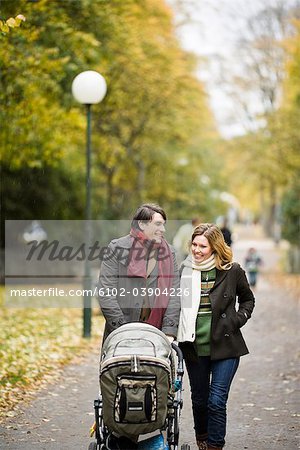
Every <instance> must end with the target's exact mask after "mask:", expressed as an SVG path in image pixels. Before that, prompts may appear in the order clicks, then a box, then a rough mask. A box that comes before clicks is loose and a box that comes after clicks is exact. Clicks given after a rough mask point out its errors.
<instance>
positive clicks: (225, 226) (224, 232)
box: [220, 218, 232, 247]
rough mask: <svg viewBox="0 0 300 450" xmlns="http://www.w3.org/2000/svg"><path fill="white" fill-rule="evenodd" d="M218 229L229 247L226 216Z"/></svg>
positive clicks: (229, 240) (229, 235)
mask: <svg viewBox="0 0 300 450" xmlns="http://www.w3.org/2000/svg"><path fill="white" fill-rule="evenodd" d="M220 230H221V231H222V234H223V237H224V241H225V242H226V244H227V245H228V246H229V247H231V244H232V237H231V231H230V229H229V228H228V220H227V219H226V218H225V219H224V221H223V225H222V226H221V228H220Z"/></svg>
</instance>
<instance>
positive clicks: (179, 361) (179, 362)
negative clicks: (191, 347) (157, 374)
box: [171, 342, 184, 376]
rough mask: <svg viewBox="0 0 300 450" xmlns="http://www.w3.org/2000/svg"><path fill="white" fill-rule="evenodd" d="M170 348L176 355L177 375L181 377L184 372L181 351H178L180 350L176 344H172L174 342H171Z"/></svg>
mask: <svg viewBox="0 0 300 450" xmlns="http://www.w3.org/2000/svg"><path fill="white" fill-rule="evenodd" d="M171 347H172V349H173V350H175V352H176V354H177V358H178V367H177V374H178V375H181V376H183V374H184V370H183V354H182V351H181V350H180V348H179V347H178V345H177V344H174V342H172V344H171Z"/></svg>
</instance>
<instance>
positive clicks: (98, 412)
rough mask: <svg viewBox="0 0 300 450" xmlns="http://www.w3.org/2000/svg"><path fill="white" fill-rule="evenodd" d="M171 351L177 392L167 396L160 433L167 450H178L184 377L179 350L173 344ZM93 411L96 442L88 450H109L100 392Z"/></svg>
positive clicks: (188, 448) (182, 447)
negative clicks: (164, 417)
mask: <svg viewBox="0 0 300 450" xmlns="http://www.w3.org/2000/svg"><path fill="white" fill-rule="evenodd" d="M171 347H172V349H173V350H174V351H175V352H176V355H177V360H178V364H177V368H176V380H175V383H176V385H177V390H175V393H174V396H173V395H172V396H171V395H170V396H168V413H167V417H166V421H165V425H164V427H163V428H162V429H161V430H160V431H166V441H167V444H168V449H169V450H178V443H179V422H180V414H181V410H182V406H183V400H182V379H183V375H184V369H183V355H182V352H181V350H180V348H179V347H178V346H177V345H176V344H175V343H172V344H171ZM94 410H95V438H96V442H91V443H90V445H89V449H88V450H110V449H109V448H107V447H106V445H105V444H106V442H107V438H108V436H109V434H110V433H109V431H108V428H107V426H106V425H105V423H104V420H103V400H102V395H101V392H100V393H99V397H98V398H97V399H96V400H94ZM181 450H190V446H189V445H188V444H183V445H182V446H181Z"/></svg>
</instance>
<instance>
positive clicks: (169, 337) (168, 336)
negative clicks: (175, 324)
mask: <svg viewBox="0 0 300 450" xmlns="http://www.w3.org/2000/svg"><path fill="white" fill-rule="evenodd" d="M166 336H167V338H168V340H169V342H170V344H172V342H173V341H174V336H170V335H169V334H166Z"/></svg>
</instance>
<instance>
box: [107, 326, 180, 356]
mask: <svg viewBox="0 0 300 450" xmlns="http://www.w3.org/2000/svg"><path fill="white" fill-rule="evenodd" d="M171 351H172V349H171V344H170V342H169V340H168V338H167V337H166V335H165V334H164V333H163V332H162V331H160V330H159V329H158V328H155V327H154V326H152V325H148V324H145V323H140V322H132V323H127V324H124V325H122V326H121V327H119V328H118V329H116V330H114V331H113V332H112V333H111V334H109V336H108V337H107V338H106V340H105V342H104V344H103V347H102V354H101V360H102V359H103V358H105V359H107V358H111V357H117V356H125V355H128V354H135V355H137V356H150V357H151V356H152V357H156V358H162V359H166V360H169V358H170V354H171Z"/></svg>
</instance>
